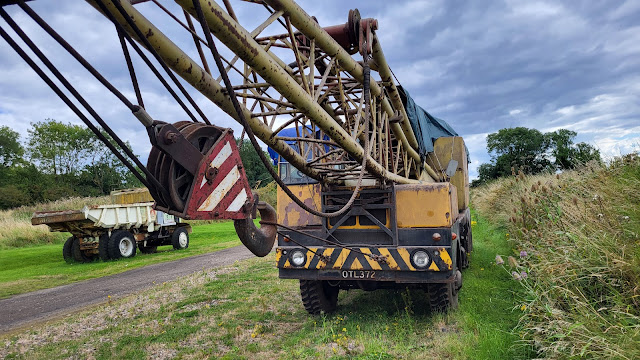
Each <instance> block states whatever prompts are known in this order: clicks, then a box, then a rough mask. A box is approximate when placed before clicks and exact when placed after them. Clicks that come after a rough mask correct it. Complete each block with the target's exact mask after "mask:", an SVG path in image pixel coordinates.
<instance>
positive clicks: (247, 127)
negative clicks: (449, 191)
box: [193, 0, 370, 218]
mask: <svg viewBox="0 0 640 360" xmlns="http://www.w3.org/2000/svg"><path fill="white" fill-rule="evenodd" d="M193 6H194V9H195V11H196V13H197V15H198V21H199V22H200V24H201V25H202V29H203V32H204V34H205V36H206V39H207V42H208V43H209V48H210V49H211V53H212V55H213V57H214V59H215V61H216V65H217V67H218V71H220V75H221V76H222V79H223V82H224V84H225V87H226V90H227V94H228V95H229V97H230V98H231V102H232V103H233V107H234V109H235V111H236V113H237V114H238V118H239V120H240V123H241V125H242V126H243V128H244V130H245V132H246V133H247V135H248V136H249V140H250V141H251V144H252V145H253V147H254V149H255V150H256V152H257V153H258V156H259V157H260V160H261V161H262V163H263V165H264V166H265V167H266V168H267V171H269V174H270V175H271V177H272V178H273V180H274V181H275V182H276V183H277V184H278V185H279V186H280V188H282V190H283V191H284V192H285V194H287V196H288V197H289V198H290V199H291V200H293V201H294V202H295V203H296V204H298V206H300V207H301V208H302V209H303V210H305V211H307V212H309V213H311V214H313V215H316V216H320V217H324V218H333V217H337V216H340V215H342V214H344V213H345V212H346V211H347V210H349V208H350V207H351V206H352V205H353V203H354V202H355V199H356V197H357V196H358V194H359V192H360V187H361V186H362V179H363V177H364V173H365V167H366V164H367V157H368V156H369V138H368V137H367V136H365V144H364V145H365V149H364V153H363V157H362V167H361V169H360V175H359V176H358V182H357V184H356V188H355V189H354V191H353V194H352V195H351V198H350V199H349V201H348V202H347V204H345V206H343V207H342V208H341V209H340V210H338V211H335V212H332V213H325V212H321V211H317V210H314V209H312V208H310V207H308V206H307V205H306V204H305V203H304V202H302V200H300V199H299V198H298V197H297V196H295V195H294V194H293V192H292V191H291V190H290V189H289V188H288V187H287V185H286V184H285V183H284V182H283V181H282V179H280V176H279V175H278V174H277V173H276V172H275V170H273V167H272V165H271V162H270V161H269V160H268V159H267V157H266V156H265V155H264V152H263V151H262V149H261V148H260V145H259V144H258V141H257V140H256V137H255V134H254V133H253V129H251V126H250V125H249V122H248V121H247V119H246V118H245V117H244V113H243V112H242V110H241V109H240V104H239V103H238V99H237V97H236V96H235V92H234V91H233V87H232V85H231V82H230V81H229V77H228V75H227V72H226V71H225V69H224V65H223V64H222V60H221V58H220V54H219V53H218V50H217V48H216V45H215V43H214V42H213V38H212V36H211V31H210V29H209V25H208V24H207V22H206V20H205V18H204V13H203V12H202V8H201V7H200V2H199V1H198V0H193ZM365 64H366V61H365ZM369 72H370V71H369V68H368V66H366V67H365V81H364V87H365V97H368V96H367V94H368V92H369V84H368V79H369ZM365 102H366V101H365ZM366 109H367V112H366V113H367V119H368V112H369V111H368V109H369V104H368V103H367V108H366ZM368 130H369V123H368V122H367V123H366V124H365V131H366V132H368Z"/></svg>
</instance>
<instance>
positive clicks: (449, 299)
mask: <svg viewBox="0 0 640 360" xmlns="http://www.w3.org/2000/svg"><path fill="white" fill-rule="evenodd" d="M458 290H459V289H456V284H455V283H454V282H451V283H445V284H429V286H428V287H427V292H428V293H429V305H430V306H431V311H432V312H445V313H446V312H447V311H449V310H451V309H457V308H458Z"/></svg>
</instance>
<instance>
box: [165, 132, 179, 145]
mask: <svg viewBox="0 0 640 360" xmlns="http://www.w3.org/2000/svg"><path fill="white" fill-rule="evenodd" d="M177 141H178V134H177V133H175V132H168V133H167V134H166V135H165V136H164V142H165V144H167V145H168V144H175V143H176V142H177Z"/></svg>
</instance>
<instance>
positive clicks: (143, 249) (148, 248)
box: [138, 244, 158, 254]
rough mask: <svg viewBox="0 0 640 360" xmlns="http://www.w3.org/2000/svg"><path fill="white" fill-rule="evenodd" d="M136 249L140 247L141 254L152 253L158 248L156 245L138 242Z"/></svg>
mask: <svg viewBox="0 0 640 360" xmlns="http://www.w3.org/2000/svg"><path fill="white" fill-rule="evenodd" d="M138 249H140V252H141V253H143V254H153V253H154V252H156V251H157V250H158V247H157V246H144V245H142V244H138Z"/></svg>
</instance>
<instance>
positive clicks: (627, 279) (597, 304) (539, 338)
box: [473, 154, 640, 359]
mask: <svg viewBox="0 0 640 360" xmlns="http://www.w3.org/2000/svg"><path fill="white" fill-rule="evenodd" d="M473 203H474V204H475V206H476V208H477V209H478V210H479V212H480V213H481V214H483V215H484V216H485V217H487V218H489V219H491V220H492V221H494V222H497V223H500V224H503V225H504V226H505V227H506V228H507V231H508V234H509V238H510V240H511V242H512V244H513V246H514V251H515V254H522V255H523V256H522V258H520V259H518V260H515V258H517V257H518V256H515V257H514V258H512V259H511V260H513V261H510V263H511V265H505V268H507V269H508V271H514V273H513V275H514V278H515V279H516V280H519V282H520V283H521V284H522V286H523V287H524V290H525V291H524V293H525V294H526V297H525V299H523V302H524V306H522V307H519V308H518V311H522V312H523V315H522V318H521V320H520V325H519V326H518V328H517V329H516V330H515V331H517V332H518V333H519V335H520V336H521V337H522V339H523V342H524V343H526V344H527V345H530V346H532V347H533V348H534V349H535V350H536V351H538V352H539V355H540V356H543V357H547V358H554V359H555V358H573V357H587V358H619V359H638V358H640V235H639V234H640V158H639V157H638V156H637V155H633V154H632V155H628V156H626V157H624V158H620V159H616V160H615V161H613V162H612V163H611V164H609V165H600V164H595V163H592V164H587V166H585V167H584V168H582V169H580V170H576V171H570V172H565V173H563V174H560V175H555V174H549V175H546V176H524V175H523V174H518V175H515V176H513V177H511V178H507V179H500V180H498V181H496V182H494V183H491V184H488V185H486V186H483V187H480V188H478V189H475V190H474V191H473ZM502 255H505V254H502ZM506 255H510V254H506ZM509 266H511V268H509ZM514 281H515V280H514Z"/></svg>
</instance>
